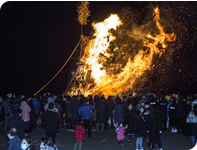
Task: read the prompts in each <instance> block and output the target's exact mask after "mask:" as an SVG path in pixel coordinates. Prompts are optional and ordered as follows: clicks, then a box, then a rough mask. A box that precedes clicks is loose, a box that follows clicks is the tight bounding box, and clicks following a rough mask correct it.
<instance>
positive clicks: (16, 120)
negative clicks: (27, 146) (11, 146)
mask: <svg viewBox="0 0 197 150" xmlns="http://www.w3.org/2000/svg"><path fill="white" fill-rule="evenodd" d="M21 115H22V110H21V109H17V110H16V112H15V114H14V116H13V118H10V119H9V120H8V130H10V129H11V128H16V129H17V131H18V137H19V138H20V139H21V138H22V137H24V136H25V131H27V130H28V129H29V126H28V123H27V122H26V121H23V120H22V119H21Z"/></svg>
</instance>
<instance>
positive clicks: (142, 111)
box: [140, 106, 146, 114]
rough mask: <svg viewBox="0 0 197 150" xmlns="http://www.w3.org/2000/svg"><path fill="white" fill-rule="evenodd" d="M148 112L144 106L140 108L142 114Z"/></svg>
mask: <svg viewBox="0 0 197 150" xmlns="http://www.w3.org/2000/svg"><path fill="white" fill-rule="evenodd" d="M145 111H146V108H145V107H144V106H141V107H140V114H143V113H144V112H145Z"/></svg>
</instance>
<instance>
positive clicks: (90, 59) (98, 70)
mask: <svg viewBox="0 0 197 150" xmlns="http://www.w3.org/2000/svg"><path fill="white" fill-rule="evenodd" d="M153 15H155V17H154V21H155V23H156V26H157V28H158V30H159V33H158V34H155V35H154V36H153V35H151V33H148V34H147V35H146V36H144V38H143V41H142V42H143V46H144V47H145V48H146V50H145V51H143V50H139V52H138V53H137V54H136V55H135V56H134V59H133V60H132V59H131V58H129V59H128V61H127V64H126V65H125V67H124V68H122V71H121V72H120V73H119V74H112V75H109V74H107V73H106V70H103V69H102V67H103V66H102V64H100V63H99V62H101V61H103V60H101V59H102V58H101V57H100V55H104V56H106V57H108V56H109V55H110V54H108V53H107V49H108V47H109V44H110V42H111V41H113V40H115V39H116V37H115V36H113V35H112V33H111V32H110V29H114V30H116V28H117V27H118V26H120V25H121V24H122V23H121V21H120V19H119V17H118V16H117V15H111V16H110V17H109V18H107V19H105V20H104V21H103V22H100V23H96V24H95V23H93V24H92V25H93V27H94V30H95V33H94V36H95V39H93V40H91V41H90V42H89V43H88V45H87V46H86V47H85V51H84V55H83V57H82V59H81V61H82V62H84V64H85V66H84V70H80V71H84V76H85V80H86V77H88V75H87V74H88V72H89V71H91V76H90V77H91V78H93V79H94V82H95V83H94V86H92V87H91V88H90V86H91V85H86V88H85V89H84V91H83V90H82V92H85V93H84V94H85V95H88V94H93V95H94V94H99V93H103V94H105V95H106V96H108V95H115V94H117V93H120V94H121V93H122V92H124V91H127V90H129V89H133V88H134V87H133V84H134V82H135V81H136V79H137V78H139V77H140V76H142V75H143V74H144V72H145V71H147V70H150V69H151V64H152V60H153V55H154V54H159V56H161V55H162V53H163V52H165V49H166V47H167V42H171V41H175V39H176V36H175V35H174V33H172V34H166V33H165V32H164V30H163V27H162V26H161V24H160V23H159V20H160V16H159V8H158V7H157V8H155V9H154V14H153ZM158 45H160V47H159V46H158ZM158 47H159V48H158ZM115 50H118V48H116V49H115ZM78 71H79V70H78ZM81 88H82V87H78V89H81ZM73 90H75V91H76V89H74V88H72V91H73Z"/></svg>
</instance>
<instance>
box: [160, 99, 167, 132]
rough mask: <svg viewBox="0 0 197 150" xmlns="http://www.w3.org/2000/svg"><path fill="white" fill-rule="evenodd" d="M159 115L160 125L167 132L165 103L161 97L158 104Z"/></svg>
mask: <svg viewBox="0 0 197 150" xmlns="http://www.w3.org/2000/svg"><path fill="white" fill-rule="evenodd" d="M159 114H160V116H161V121H162V125H163V127H164V130H167V128H166V123H167V101H166V99H165V97H163V96H162V97H161V100H160V103H159Z"/></svg>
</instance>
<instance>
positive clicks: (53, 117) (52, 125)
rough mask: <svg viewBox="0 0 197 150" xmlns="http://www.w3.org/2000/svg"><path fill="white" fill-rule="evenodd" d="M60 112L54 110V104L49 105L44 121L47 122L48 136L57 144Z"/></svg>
mask: <svg viewBox="0 0 197 150" xmlns="http://www.w3.org/2000/svg"><path fill="white" fill-rule="evenodd" d="M57 112H58V110H57V109H56V108H54V104H53V103H49V108H48V109H47V111H46V113H45V115H44V120H45V121H46V128H45V129H46V136H47V137H49V138H51V139H52V140H53V143H54V144H55V136H56V132H57V125H58V124H57V122H58V121H59V117H58V113H57Z"/></svg>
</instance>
